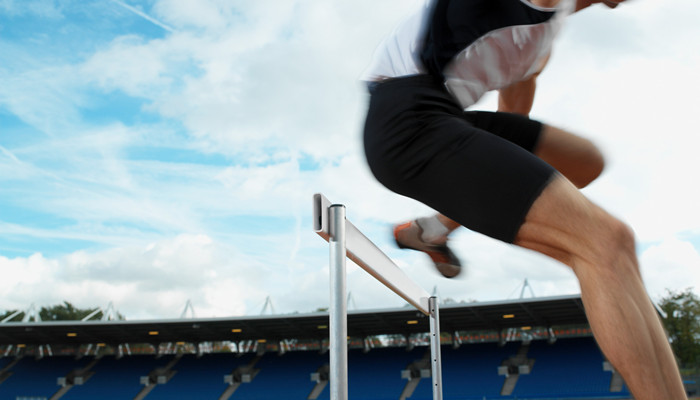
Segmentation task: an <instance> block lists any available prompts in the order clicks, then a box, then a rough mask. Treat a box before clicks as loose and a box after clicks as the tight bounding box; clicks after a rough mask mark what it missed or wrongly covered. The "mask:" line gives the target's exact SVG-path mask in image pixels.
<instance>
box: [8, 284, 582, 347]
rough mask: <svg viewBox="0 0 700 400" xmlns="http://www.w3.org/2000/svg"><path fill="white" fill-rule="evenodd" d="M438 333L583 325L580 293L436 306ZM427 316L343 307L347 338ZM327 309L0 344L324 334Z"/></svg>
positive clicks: (148, 323) (156, 323) (394, 329)
mask: <svg viewBox="0 0 700 400" xmlns="http://www.w3.org/2000/svg"><path fill="white" fill-rule="evenodd" d="M439 313H440V326H441V330H442V331H443V332H455V331H482V330H488V331H502V330H504V329H508V328H512V327H523V326H530V327H533V328H534V327H546V328H547V327H552V326H562V325H579V324H587V323H588V321H587V319H586V315H585V312H584V309H583V303H582V301H581V297H580V296H578V295H574V296H560V297H547V298H531V299H519V300H507V301H498V302H478V303H466V304H464V303H462V304H449V305H440V309H439ZM429 330H430V329H429V326H428V318H427V317H426V316H425V315H424V314H422V313H421V312H419V311H417V310H416V309H414V308H408V307H406V308H398V309H382V310H360V311H349V312H348V335H349V336H351V337H366V336H373V335H384V334H403V335H408V334H412V333H422V332H428V331H429ZM327 337H328V313H327V312H319V313H311V314H285V315H272V316H269V315H265V316H245V317H229V318H206V319H203V318H199V319H175V320H172V319H171V320H139V321H85V322H81V321H56V322H6V323H2V324H0V345H10V344H13V345H17V344H24V345H42V344H55V345H58V344H72V345H80V344H88V343H105V344H108V345H118V344H122V343H154V344H156V343H166V342H187V343H201V342H211V341H229V340H230V341H241V340H260V339H266V340H268V341H275V340H282V339H295V338H296V339H318V340H321V339H325V338H327Z"/></svg>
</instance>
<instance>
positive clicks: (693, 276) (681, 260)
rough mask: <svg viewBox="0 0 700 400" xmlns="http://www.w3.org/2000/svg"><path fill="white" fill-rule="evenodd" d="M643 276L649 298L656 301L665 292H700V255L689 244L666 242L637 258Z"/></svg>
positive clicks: (678, 241)
mask: <svg viewBox="0 0 700 400" xmlns="http://www.w3.org/2000/svg"><path fill="white" fill-rule="evenodd" d="M640 264H641V269H642V275H643V276H644V279H645V283H646V286H647V288H648V290H649V293H650V295H651V296H652V298H654V299H657V300H658V299H659V298H661V297H663V296H665V295H666V290H667V289H669V290H672V291H681V290H684V289H686V288H694V291H695V293H698V292H700V254H699V253H698V249H697V248H695V247H694V246H693V244H692V243H690V242H687V241H684V240H681V239H679V238H676V237H668V238H665V239H664V240H663V241H662V242H660V243H659V244H657V245H654V246H651V247H649V248H648V249H646V250H645V251H644V253H642V255H641V256H640Z"/></svg>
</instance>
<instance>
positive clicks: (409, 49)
mask: <svg viewBox="0 0 700 400" xmlns="http://www.w3.org/2000/svg"><path fill="white" fill-rule="evenodd" d="M621 1H623V0H618V1H613V0H532V1H530V2H529V1H526V0H426V2H425V4H424V5H423V6H422V7H421V8H420V9H419V10H418V11H417V12H415V13H414V14H413V15H412V16H411V17H409V18H408V19H407V20H406V21H404V22H403V23H402V24H400V25H399V26H398V28H397V29H396V30H395V31H394V32H393V33H392V34H391V35H390V36H389V37H388V38H387V39H385V40H384V42H383V43H382V44H381V45H380V47H379V48H378V50H377V52H376V54H375V56H374V59H373V61H372V63H371V65H370V67H369V68H368V70H367V71H366V72H365V74H364V77H363V80H365V81H367V83H368V87H369V90H370V93H371V99H370V104H369V110H368V113H367V119H366V123H365V132H364V144H365V154H366V156H367V161H368V164H369V166H370V169H371V170H372V173H373V174H374V175H375V177H376V178H377V179H378V180H379V181H380V182H381V183H382V184H383V185H385V186H386V187H387V188H389V189H391V190H393V191H394V192H396V193H399V194H402V195H405V196H408V197H411V198H413V199H416V200H418V201H421V202H422V203H424V204H426V205H428V206H430V207H432V208H433V209H435V210H437V211H438V212H440V214H439V215H437V216H433V217H428V218H419V219H418V220H416V221H412V222H409V223H406V224H402V225H399V226H397V227H396V228H395V230H394V234H395V238H396V241H397V243H398V244H399V246H400V247H404V248H412V249H416V250H420V251H424V252H426V253H427V254H428V255H430V256H431V258H432V259H433V261H435V264H436V267H437V268H438V270H440V272H441V273H442V274H443V275H445V276H448V277H450V276H454V275H456V274H457V273H458V272H459V268H460V265H459V261H458V260H457V259H456V258H455V257H454V255H453V254H452V252H451V251H450V250H449V248H448V247H447V245H446V242H447V235H448V234H449V233H450V232H451V231H452V230H454V229H455V228H457V227H458V226H465V227H467V228H469V229H471V230H474V231H477V232H480V233H482V234H485V235H488V236H491V237H493V238H495V239H498V240H501V241H504V242H507V243H513V244H515V245H518V246H521V247H524V248H528V249H531V250H535V251H538V252H540V253H542V254H545V255H548V256H550V257H552V258H554V259H556V260H559V261H561V262H562V263H564V264H566V265H568V266H569V267H571V268H572V270H573V271H574V273H575V275H576V277H577V278H578V280H579V283H580V286H581V297H582V299H583V302H584V305H585V308H586V313H587V316H588V319H589V322H590V324H591V328H592V329H593V333H594V336H595V338H596V340H597V342H598V344H599V346H600V348H601V349H602V351H603V352H604V353H605V355H606V356H607V358H608V359H609V360H610V362H611V363H612V364H613V365H614V366H615V368H616V369H617V370H618V371H619V372H620V373H621V374H622V376H623V378H624V379H625V382H626V383H627V385H628V386H629V388H630V390H631V392H632V393H633V395H634V396H635V398H636V399H650V400H651V399H654V400H661V399H664V400H675V399H685V398H686V395H685V390H684V388H683V384H682V382H681V379H680V374H679V372H678V367H677V365H676V362H675V359H674V357H673V353H672V351H671V348H670V346H669V344H668V340H667V338H666V335H665V333H664V331H663V328H662V326H661V323H660V320H659V318H658V316H657V314H656V310H655V309H654V306H653V305H652V303H651V301H650V299H649V297H648V295H647V294H646V291H645V288H644V285H643V283H642V278H641V275H640V272H639V266H638V262H637V258H636V254H635V244H634V235H633V233H632V231H631V229H630V228H629V227H627V226H626V225H625V224H624V223H622V222H621V221H619V220H617V219H616V218H614V217H612V216H611V215H610V214H608V213H607V212H606V211H604V210H603V209H601V208H600V207H598V206H596V205H594V204H593V203H591V202H590V201H589V200H588V199H586V198H585V197H584V196H583V195H582V194H581V192H580V191H579V190H578V188H580V187H583V186H586V185H587V184H588V183H590V182H591V181H592V180H594V179H595V178H596V177H597V176H598V175H599V174H600V172H601V171H602V169H603V159H602V156H601V154H600V152H599V151H598V149H597V148H596V147H595V146H594V145H593V144H592V143H591V142H589V141H588V140H586V139H583V138H580V137H577V136H575V135H573V134H570V133H568V132H565V131H563V130H560V129H557V128H554V127H550V126H547V125H543V124H541V123H539V122H537V121H533V120H530V119H529V118H527V117H526V116H525V115H527V114H528V113H529V111H530V108H531V107H532V101H533V98H534V92H535V81H536V78H537V75H538V74H539V72H540V71H541V70H542V68H543V67H544V64H545V63H546V62H547V59H548V57H549V54H550V51H551V47H552V41H553V39H554V37H555V36H556V34H557V32H558V31H559V29H560V27H561V25H562V23H563V20H564V19H565V18H566V17H567V16H568V15H570V14H571V13H573V12H575V11H577V10H580V9H583V8H586V7H588V6H590V5H591V4H593V3H600V2H604V3H605V4H606V5H607V6H609V7H611V8H612V7H615V6H617V4H618V2H621ZM490 90H499V111H508V112H496V113H487V112H465V111H464V109H466V108H467V107H469V106H471V105H473V104H474V103H476V101H477V100H479V99H480V98H481V97H482V96H483V94H484V93H486V92H487V91H490ZM518 114H522V115H518Z"/></svg>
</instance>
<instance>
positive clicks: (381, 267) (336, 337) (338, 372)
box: [313, 193, 442, 400]
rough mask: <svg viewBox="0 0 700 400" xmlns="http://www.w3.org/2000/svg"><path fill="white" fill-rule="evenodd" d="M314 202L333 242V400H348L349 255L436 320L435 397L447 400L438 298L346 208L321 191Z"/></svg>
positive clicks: (321, 229) (322, 231)
mask: <svg viewBox="0 0 700 400" xmlns="http://www.w3.org/2000/svg"><path fill="white" fill-rule="evenodd" d="M313 204H314V212H313V218H314V231H316V233H318V234H319V236H321V237H322V238H323V239H325V240H326V241H327V242H328V243H329V244H330V281H331V284H330V286H331V301H330V307H329V316H330V321H329V331H330V332H329V333H330V338H329V339H330V376H329V381H330V386H331V387H330V390H331V393H330V398H331V400H347V398H348V341H347V337H348V335H347V331H348V330H347V304H346V301H347V300H346V294H345V293H346V282H345V280H346V273H345V263H346V257H347V258H349V259H351V260H352V261H354V262H355V264H357V265H359V266H360V267H361V268H362V269H364V270H365V271H367V272H368V273H369V274H370V275H372V276H373V277H375V278H376V279H377V280H378V281H380V282H381V283H383V284H384V285H385V286H386V287H388V288H389V289H391V290H392V291H393V292H395V293H396V294H398V295H399V296H401V297H402V298H403V299H404V300H406V301H407V302H408V303H409V304H411V305H413V306H414V307H415V308H417V309H418V310H419V311H421V312H422V313H423V314H425V315H427V316H428V317H429V318H430V353H431V371H432V383H433V399H434V400H442V367H441V361H440V318H439V312H438V302H437V298H436V297H435V296H430V294H428V292H427V291H426V290H425V289H423V288H422V287H421V286H419V285H418V284H416V283H415V282H413V281H412V280H411V279H410V278H409V277H408V276H406V274H405V273H404V272H403V271H402V270H401V269H400V268H399V267H398V266H397V265H396V264H394V262H393V261H391V259H390V258H389V257H388V256H387V255H386V254H384V253H383V252H382V251H381V250H380V249H379V248H378V247H377V246H376V245H375V244H374V243H372V241H370V240H369V239H368V238H367V237H366V236H365V235H363V234H362V232H360V231H359V230H358V229H357V228H356V227H355V226H354V225H353V224H352V223H351V222H350V221H348V220H347V219H346V218H345V206H343V205H341V204H331V202H330V201H328V199H327V198H326V197H325V196H324V195H322V194H320V193H317V194H315V195H314V198H313Z"/></svg>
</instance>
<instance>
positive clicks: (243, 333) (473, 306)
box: [0, 296, 630, 400]
mask: <svg viewBox="0 0 700 400" xmlns="http://www.w3.org/2000/svg"><path fill="white" fill-rule="evenodd" d="M440 314H441V318H440V319H441V332H442V335H441V336H442V338H441V339H442V346H441V347H442V371H443V372H442V374H443V390H444V398H445V399H464V400H467V399H470V400H471V399H474V400H484V399H626V398H630V394H629V391H628V390H627V388H626V386H625V384H624V382H623V381H622V379H621V377H620V376H619V374H617V373H616V371H614V369H613V368H611V366H610V365H609V364H608V363H607V362H606V360H605V359H604V357H603V355H602V353H601V352H600V350H599V349H598V347H597V345H596V343H595V341H594V340H593V337H592V334H591V330H590V327H589V326H588V324H587V320H586V316H585V312H584V310H583V305H582V302H581V298H580V297H579V296H561V297H548V298H528V299H518V300H509V301H500V302H475V303H459V304H444V305H441V311H440ZM328 319H329V318H328V313H326V312H316V313H309V314H284V315H261V316H246V317H231V318H208V319H203V318H182V319H172V320H150V321H148V320H142V321H125V320H107V321H94V320H86V321H56V322H31V321H26V320H25V321H24V322H4V323H0V400H40V399H46V400H48V399H73V400H82V399H105V400H109V399H149V400H152V399H275V400H278V399H328V398H329V389H328V323H329V321H328ZM428 331H429V327H428V322H427V318H426V317H425V315H424V314H422V313H420V312H418V311H416V310H415V309H413V308H408V307H406V308H398V309H382V310H355V311H350V312H349V313H348V344H349V348H350V350H349V395H350V398H352V399H358V400H359V399H366V400H384V399H386V400H389V399H392V400H396V399H421V400H423V399H432V391H431V384H430V366H429V359H428V358H429V355H430V350H429V346H428V334H427V332H428Z"/></svg>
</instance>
